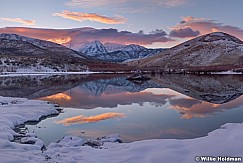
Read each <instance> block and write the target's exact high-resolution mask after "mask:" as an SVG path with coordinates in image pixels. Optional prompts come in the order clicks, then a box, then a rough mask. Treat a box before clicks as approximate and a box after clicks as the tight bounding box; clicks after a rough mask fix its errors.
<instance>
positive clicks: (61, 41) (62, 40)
mask: <svg viewBox="0 0 243 163" xmlns="http://www.w3.org/2000/svg"><path fill="white" fill-rule="evenodd" d="M71 40H72V39H71V37H61V38H52V39H48V40H47V41H51V42H55V43H57V44H66V43H69V42H70V41H71Z"/></svg>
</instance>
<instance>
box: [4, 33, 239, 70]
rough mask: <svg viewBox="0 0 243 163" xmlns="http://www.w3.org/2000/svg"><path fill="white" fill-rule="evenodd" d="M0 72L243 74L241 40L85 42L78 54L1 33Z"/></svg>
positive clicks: (226, 36)
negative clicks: (154, 45) (155, 44)
mask: <svg viewBox="0 0 243 163" xmlns="http://www.w3.org/2000/svg"><path fill="white" fill-rule="evenodd" d="M0 56H1V58H0V72H9V71H10V72H23V71H24V72H32V71H33V72H36V71H38V72H43V71H44V72H46V71H86V70H91V71H131V70H137V69H143V70H168V69H173V70H181V69H183V70H190V71H191V70H193V71H196V70H204V71H212V70H213V71H222V70H230V69H237V70H239V69H240V70H241V71H243V41H241V40H239V39H238V38H236V37H234V36H231V35H229V34H226V33H222V32H214V33H210V34H207V35H203V36H200V37H197V38H194V39H192V40H189V41H186V42H184V43H182V44H179V45H177V46H175V47H172V48H170V49H147V48H145V47H143V46H139V45H134V44H131V45H120V44H113V43H106V44H104V45H103V44H102V43H101V42H99V41H94V42H91V43H87V44H85V45H84V46H82V48H81V49H80V51H75V50H72V49H70V48H67V47H65V46H62V45H59V44H56V43H53V42H50V41H44V40H39V39H34V38H28V37H24V36H20V35H16V34H0Z"/></svg>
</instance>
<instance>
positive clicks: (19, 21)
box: [0, 0, 243, 48]
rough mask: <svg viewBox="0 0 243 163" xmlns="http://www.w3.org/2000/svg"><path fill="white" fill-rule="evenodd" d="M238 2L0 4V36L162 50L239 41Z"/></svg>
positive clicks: (51, 0) (55, 0) (28, 0)
mask: <svg viewBox="0 0 243 163" xmlns="http://www.w3.org/2000/svg"><path fill="white" fill-rule="evenodd" d="M242 6H243V1H242V0H234V1H230V0H116V1H114V0H41V1H36V0H21V1H20V0H1V6H0V33H16V34H20V35H24V36H28V37H34V38H39V39H44V40H48V41H53V42H56V43H60V44H63V45H66V46H67V45H69V44H72V45H73V46H74V47H75V48H78V47H79V46H80V45H82V44H83V43H85V42H91V41H94V40H99V41H101V42H102V43H106V42H110V43H117V44H139V45H143V46H145V47H151V48H167V47H172V46H175V45H177V44H179V43H181V42H184V41H186V40H189V39H192V38H194V37H197V36H200V35H203V34H207V33H210V32H217V31H220V32H226V33H229V34H232V35H234V36H236V37H238V38H240V39H241V40H243V20H242V18H240V17H241V16H242Z"/></svg>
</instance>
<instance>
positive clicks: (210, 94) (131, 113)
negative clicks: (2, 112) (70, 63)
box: [0, 74, 243, 145]
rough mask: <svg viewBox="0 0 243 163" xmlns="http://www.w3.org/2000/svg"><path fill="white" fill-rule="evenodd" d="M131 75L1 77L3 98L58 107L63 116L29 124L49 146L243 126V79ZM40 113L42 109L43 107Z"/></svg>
mask: <svg viewBox="0 0 243 163" xmlns="http://www.w3.org/2000/svg"><path fill="white" fill-rule="evenodd" d="M128 76H129V75H127V74H120V75H119V74H96V75H61V76H57V75H56V76H22V77H1V78H0V87H1V92H0V95H1V96H8V97H24V98H29V99H39V100H45V101H50V102H53V103H57V104H59V105H60V106H61V107H62V108H63V111H62V113H60V115H58V116H55V117H49V118H47V119H44V120H42V121H40V122H38V123H27V124H26V127H27V128H28V131H29V132H35V133H36V134H37V135H38V137H39V138H41V139H42V140H43V141H44V142H45V144H46V145H48V144H49V143H50V142H56V141H57V140H59V139H61V138H62V137H63V136H65V135H70V134H71V135H75V136H79V137H82V138H84V139H91V138H92V139H93V138H97V137H102V136H105V135H110V134H114V133H119V134H120V136H121V138H122V140H123V142H132V141H137V140H145V139H190V138H197V137H202V136H206V135H207V134H208V133H209V132H211V131H213V130H215V129H217V128H219V127H220V126H221V125H223V124H225V123H240V122H243V117H242V115H243V96H242V94H243V84H242V83H243V76H242V75H207V76H206V75H201V76H199V75H176V74H173V75H172V74H164V75H154V76H152V79H151V80H148V81H144V82H139V83H137V82H135V83H134V82H131V81H129V80H126V78H127V77H128ZM40 109H41V108H40Z"/></svg>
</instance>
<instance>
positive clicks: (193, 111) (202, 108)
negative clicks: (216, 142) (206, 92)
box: [170, 96, 243, 119]
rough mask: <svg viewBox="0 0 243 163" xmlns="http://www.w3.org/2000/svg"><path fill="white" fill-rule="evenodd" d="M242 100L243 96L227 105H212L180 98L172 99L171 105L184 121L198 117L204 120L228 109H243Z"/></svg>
mask: <svg viewBox="0 0 243 163" xmlns="http://www.w3.org/2000/svg"><path fill="white" fill-rule="evenodd" d="M242 100H243V96H241V97H239V98H237V99H235V100H233V101H231V102H228V103H225V104H212V103H209V102H204V101H200V100H196V99H190V98H180V99H171V100H170V104H171V109H174V110H176V111H178V112H179V113H181V114H182V118H183V119H191V118H196V117H197V118H199V117H200V118H203V117H206V116H209V115H212V114H214V113H216V112H223V111H224V110H226V109H234V108H237V107H242ZM242 109H243V107H242Z"/></svg>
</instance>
